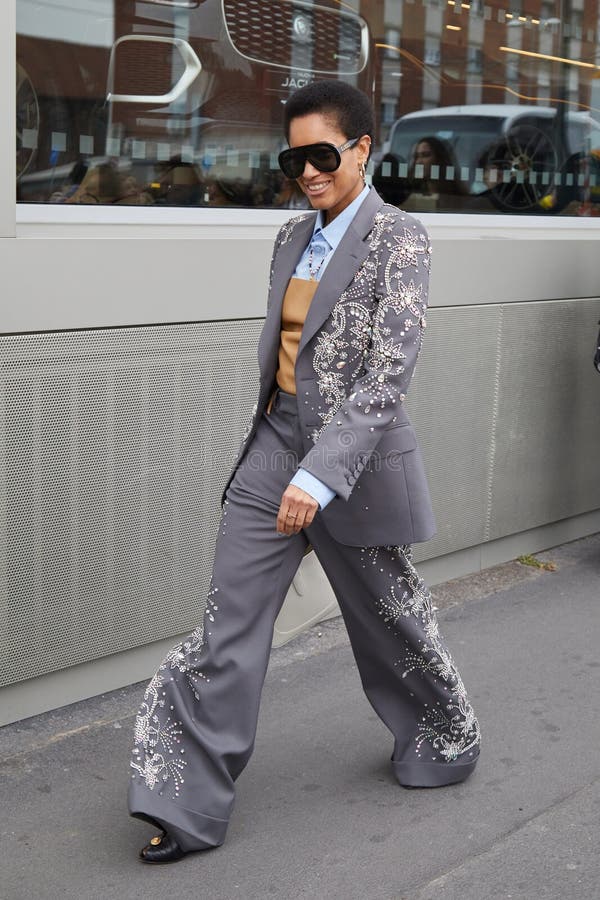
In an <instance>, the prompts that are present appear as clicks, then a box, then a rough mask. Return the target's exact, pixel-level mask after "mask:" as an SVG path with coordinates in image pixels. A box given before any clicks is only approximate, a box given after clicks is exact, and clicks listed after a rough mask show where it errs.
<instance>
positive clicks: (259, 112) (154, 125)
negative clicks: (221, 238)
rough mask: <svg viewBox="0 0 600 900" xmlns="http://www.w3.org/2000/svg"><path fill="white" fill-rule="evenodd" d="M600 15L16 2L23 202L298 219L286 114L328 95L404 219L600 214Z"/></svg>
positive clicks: (519, 6) (475, 6) (283, 4)
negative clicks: (349, 97) (289, 103)
mask: <svg viewBox="0 0 600 900" xmlns="http://www.w3.org/2000/svg"><path fill="white" fill-rule="evenodd" d="M599 24H600V22H599V11H598V6H597V3H596V2H595V0H594V2H592V0H511V2H505V0H492V2H488V3H485V4H484V3H482V2H478V0H464V2H462V0H344V2H338V0H17V72H16V91H17V148H16V152H17V196H18V200H19V201H20V202H26V203H55V204H88V205H98V204H101V205H114V206H119V205H148V206H150V205H152V206H161V205H162V206H187V207H190V206H198V207H224V206H227V207H238V208H278V207H287V208H302V207H304V206H305V205H306V200H305V198H304V196H303V194H302V193H301V192H300V191H299V189H298V187H297V185H296V184H295V183H293V182H288V181H287V180H286V179H285V178H284V177H283V175H282V174H281V172H280V171H279V169H278V166H277V155H278V153H279V151H280V150H281V149H282V148H283V147H284V146H285V142H284V139H283V135H282V128H281V119H282V105H283V104H284V103H285V101H286V98H287V97H288V96H289V94H290V93H291V92H292V91H293V90H295V89H296V88H297V87H300V86H302V85H303V84H306V83H307V82H309V81H312V80H315V79H319V78H339V79H343V80H345V81H348V82H350V83H351V84H353V85H355V86H356V87H359V88H361V89H362V90H363V91H365V92H366V93H367V94H368V95H369V96H370V97H371V98H372V101H373V104H374V108H375V111H376V120H377V124H376V134H375V140H374V145H373V155H372V159H371V163H370V168H369V171H370V175H371V178H372V181H373V184H374V185H375V187H376V188H377V190H378V191H379V192H380V193H381V194H382V196H383V197H384V199H386V200H387V201H388V202H391V203H394V204H398V205H402V206H403V207H404V208H406V209H410V210H415V211H420V210H421V211H430V210H435V211H441V212H443V211H458V212H460V211H463V212H471V213H490V212H498V211H502V212H507V213H520V214H531V213H533V214H541V213H544V214H548V215H581V216H583V215H596V214H598V213H599V212H600V184H599V182H598V179H599V177H600V139H599V138H600V64H599V62H600V61H599V58H598V48H597V43H596V41H597V35H598V33H599Z"/></svg>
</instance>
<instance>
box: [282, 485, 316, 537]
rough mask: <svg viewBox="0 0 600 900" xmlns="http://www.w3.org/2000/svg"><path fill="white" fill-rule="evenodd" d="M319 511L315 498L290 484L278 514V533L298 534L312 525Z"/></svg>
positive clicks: (284, 493)
mask: <svg viewBox="0 0 600 900" xmlns="http://www.w3.org/2000/svg"><path fill="white" fill-rule="evenodd" d="M318 509H319V504H318V503H317V501H316V500H315V498H314V497H311V495H310V494H307V493H306V491H303V490H302V488H299V487H296V485H295V484H289V485H288V486H287V487H286V489H285V491H284V492H283V496H282V498H281V506H280V507H279V512H278V513H277V531H278V532H279V534H298V532H299V531H300V529H301V528H306V526H307V525H310V523H311V522H312V520H313V519H314V517H315V514H316V512H317V510H318Z"/></svg>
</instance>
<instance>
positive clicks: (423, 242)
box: [299, 215, 431, 500]
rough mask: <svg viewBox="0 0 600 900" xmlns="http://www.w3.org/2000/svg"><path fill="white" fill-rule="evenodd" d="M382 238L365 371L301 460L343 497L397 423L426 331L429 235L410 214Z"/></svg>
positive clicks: (304, 466) (397, 220)
mask: <svg viewBox="0 0 600 900" xmlns="http://www.w3.org/2000/svg"><path fill="white" fill-rule="evenodd" d="M383 240H384V243H383V246H382V248H381V252H380V254H379V262H378V269H377V281H376V287H375V304H374V311H373V318H372V324H371V339H370V343H369V346H368V348H367V349H366V350H365V351H364V353H365V355H364V366H363V372H362V374H361V375H360V377H359V378H358V379H357V380H356V381H355V383H354V385H353V387H352V390H351V392H350V394H349V395H348V396H347V397H346V399H345V400H344V402H343V403H342V405H341V406H340V408H339V410H338V411H337V413H336V415H334V416H333V418H332V419H331V421H330V422H329V424H328V425H327V426H326V427H325V428H324V429H323V430H322V432H321V434H320V435H319V438H318V440H317V442H316V443H315V445H314V447H311V449H310V450H309V452H308V453H307V454H306V456H305V457H304V459H302V460H301V462H300V463H299V465H300V466H302V467H303V468H304V469H307V470H308V471H309V472H310V473H311V474H312V475H315V476H316V477H317V478H319V479H320V480H321V481H323V482H324V483H325V484H326V485H328V486H329V487H330V488H331V489H332V490H333V491H335V493H336V494H338V495H339V496H340V497H342V498H343V499H344V500H347V499H348V498H349V496H350V494H351V493H352V490H353V488H354V483H355V481H356V479H357V478H358V476H359V475H360V473H361V472H362V470H363V469H364V468H365V466H366V464H367V463H368V460H369V458H370V456H371V455H372V453H373V451H374V450H375V448H376V446H377V443H378V442H379V440H380V438H381V437H382V435H383V433H384V431H386V429H388V428H390V427H391V426H393V425H394V424H395V422H396V420H397V413H398V409H399V407H400V405H401V404H402V403H403V401H404V399H405V396H406V393H407V391H408V386H409V383H410V380H411V378H412V375H413V372H414V368H415V364H416V362H417V358H418V356H419V353H420V350H421V345H422V341H423V331H424V329H425V314H426V309H427V300H428V289H429V271H430V259H431V246H430V243H429V238H428V235H427V232H426V230H425V228H424V227H423V225H422V224H421V223H420V222H418V221H417V220H416V219H413V218H412V216H408V215H405V217H404V219H402V218H401V217H400V215H398V218H397V219H396V222H395V223H394V227H393V228H392V230H391V232H387V233H386V234H385V236H384V239H383Z"/></svg>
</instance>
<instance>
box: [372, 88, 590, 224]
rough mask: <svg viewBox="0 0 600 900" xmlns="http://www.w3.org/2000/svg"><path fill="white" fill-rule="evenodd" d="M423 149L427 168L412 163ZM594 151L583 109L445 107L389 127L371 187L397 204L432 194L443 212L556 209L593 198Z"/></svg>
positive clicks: (413, 114) (410, 117) (417, 162)
mask: <svg viewBox="0 0 600 900" xmlns="http://www.w3.org/2000/svg"><path fill="white" fill-rule="evenodd" d="M428 138H429V139H430V144H431V145H432V147H429V148H427V147H425V146H424V145H427V139H428ZM420 145H423V146H420ZM423 149H429V150H430V151H432V152H431V153H430V155H431V156H432V157H433V161H432V163H431V164H432V165H433V171H432V170H431V169H430V168H426V167H425V164H424V163H423V162H422V161H420V160H418V159H416V152H417V150H421V151H422V150H423ZM598 149H600V123H598V122H597V121H596V120H595V119H593V118H592V117H591V116H590V115H589V113H587V112H580V111H574V110H567V111H565V112H564V114H563V115H562V116H560V117H559V116H558V114H557V110H556V109H555V108H553V107H544V106H525V105H523V106H521V105H517V104H505V105H504V104H474V105H471V106H447V107H441V108H438V109H429V110H422V111H419V112H413V113H408V114H406V115H404V116H402V117H401V118H400V119H398V120H397V121H396V122H395V123H394V125H393V126H392V129H391V131H390V138H389V142H388V145H387V146H386V148H385V153H384V155H383V157H382V159H381V161H380V162H379V164H378V166H377V169H376V171H375V173H374V177H373V182H374V184H375V186H376V187H377V189H378V191H379V192H380V193H381V194H382V196H383V197H384V198H385V199H386V200H388V202H390V203H394V204H395V205H399V206H400V205H402V204H403V203H405V202H406V200H407V198H409V197H410V196H411V195H415V194H416V195H417V196H422V197H425V196H426V195H427V193H429V194H430V195H431V194H432V193H435V196H436V197H443V198H445V206H446V208H448V209H452V208H453V209H456V210H461V209H464V210H466V211H469V210H477V211H480V210H483V209H485V208H486V207H487V208H488V209H489V207H490V206H492V207H494V208H496V209H498V210H501V211H503V212H509V213H537V214H539V213H545V212H560V211H561V210H563V209H564V208H565V207H566V206H567V205H568V204H569V203H572V202H579V201H581V202H584V201H585V200H586V198H587V199H588V200H589V201H595V200H597V196H598V195H597V191H596V187H597V185H600V178H599V175H600V172H599V170H598V157H597V153H595V151H597V150H598ZM433 150H435V152H433ZM423 202H424V201H423ZM425 208H427V207H425ZM430 208H433V207H430Z"/></svg>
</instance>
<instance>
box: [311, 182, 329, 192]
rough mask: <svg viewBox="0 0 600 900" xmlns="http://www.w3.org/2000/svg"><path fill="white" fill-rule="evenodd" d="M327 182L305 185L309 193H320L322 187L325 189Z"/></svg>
mask: <svg viewBox="0 0 600 900" xmlns="http://www.w3.org/2000/svg"><path fill="white" fill-rule="evenodd" d="M327 184H328V182H327V181H324V182H323V183H322V184H307V185H306V187H307V188H308V190H309V191H320V190H322V189H323V188H324V187H327Z"/></svg>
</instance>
